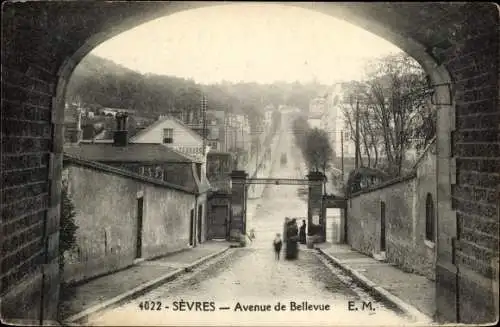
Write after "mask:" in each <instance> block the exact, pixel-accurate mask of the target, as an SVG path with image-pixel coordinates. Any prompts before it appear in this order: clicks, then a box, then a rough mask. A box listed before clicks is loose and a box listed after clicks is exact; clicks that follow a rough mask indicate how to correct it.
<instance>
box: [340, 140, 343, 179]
mask: <svg viewBox="0 0 500 327" xmlns="http://www.w3.org/2000/svg"><path fill="white" fill-rule="evenodd" d="M340 168H341V170H342V183H344V131H340Z"/></svg>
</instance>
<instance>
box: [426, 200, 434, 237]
mask: <svg viewBox="0 0 500 327" xmlns="http://www.w3.org/2000/svg"><path fill="white" fill-rule="evenodd" d="M435 224H436V220H435V218H434V201H433V200H432V194H430V193H427V198H426V200H425V239H426V240H428V241H431V242H435V239H434V238H435V235H434V229H435Z"/></svg>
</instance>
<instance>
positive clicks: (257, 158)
mask: <svg viewBox="0 0 500 327" xmlns="http://www.w3.org/2000/svg"><path fill="white" fill-rule="evenodd" d="M256 136H257V142H256V143H257V149H256V150H257V151H256V154H255V171H257V169H258V168H259V134H257V135H256Z"/></svg>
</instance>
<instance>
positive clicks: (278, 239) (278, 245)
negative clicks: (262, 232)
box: [273, 233, 283, 260]
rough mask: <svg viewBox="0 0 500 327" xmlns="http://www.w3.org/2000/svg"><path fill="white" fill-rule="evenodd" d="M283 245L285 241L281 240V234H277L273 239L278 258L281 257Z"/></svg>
mask: <svg viewBox="0 0 500 327" xmlns="http://www.w3.org/2000/svg"><path fill="white" fill-rule="evenodd" d="M282 245H283V242H282V241H281V237H280V234H279V233H278V234H276V237H275V238H274V241H273V246H274V254H275V258H276V260H279V259H280V253H281V246H282Z"/></svg>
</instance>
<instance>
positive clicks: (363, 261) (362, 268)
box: [315, 243, 436, 321]
mask: <svg viewBox="0 0 500 327" xmlns="http://www.w3.org/2000/svg"><path fill="white" fill-rule="evenodd" d="M315 247H316V248H317V249H318V250H319V251H320V252H321V253H323V254H325V255H326V256H327V257H329V258H330V259H332V261H333V262H334V263H335V264H336V265H337V266H339V267H340V268H341V269H342V270H344V271H346V272H347V273H349V274H350V275H351V276H352V277H354V278H355V279H356V280H357V281H358V282H360V283H361V284H364V286H366V287H368V288H370V289H371V290H372V291H374V293H377V295H379V296H381V297H382V298H384V299H385V300H387V301H390V302H392V303H393V304H395V305H397V306H398V307H399V308H400V309H401V310H403V311H404V312H406V313H407V314H409V315H411V316H413V317H417V318H418V319H420V320H422V319H424V320H427V321H432V318H433V316H434V311H435V308H436V305H435V294H436V290H435V286H434V282H433V281H431V280H429V279H427V278H426V277H424V276H420V275H416V274H412V273H406V272H404V271H402V270H400V269H398V268H397V267H396V266H394V265H392V264H390V263H387V262H382V261H378V260H376V259H374V258H372V257H369V256H366V255H364V254H361V253H359V252H357V251H355V250H352V249H351V247H350V246H349V245H346V244H332V243H323V244H316V245H315Z"/></svg>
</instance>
